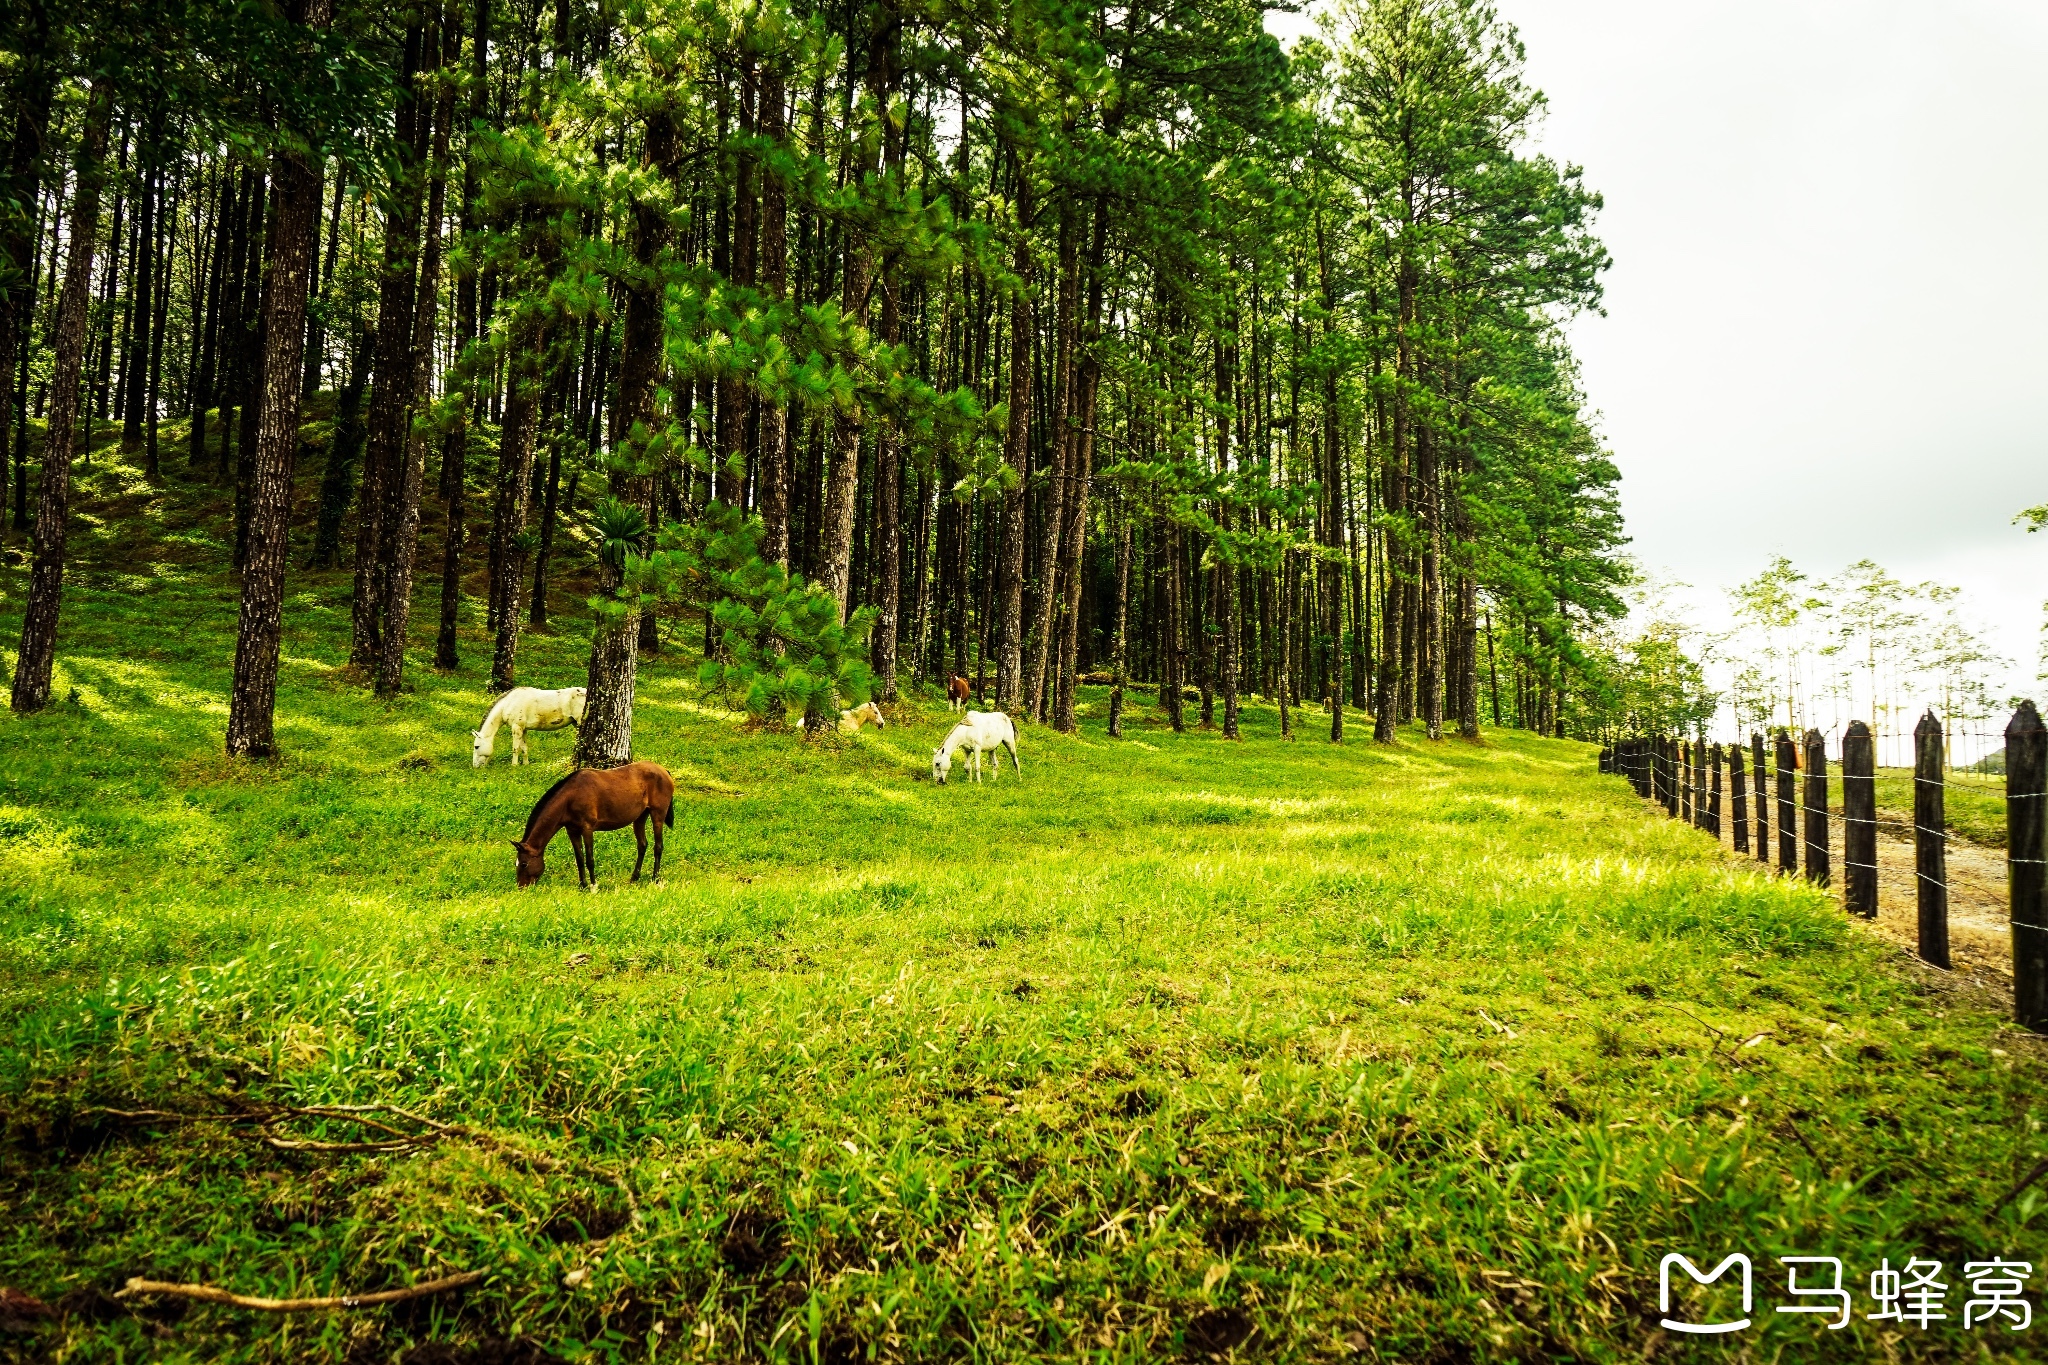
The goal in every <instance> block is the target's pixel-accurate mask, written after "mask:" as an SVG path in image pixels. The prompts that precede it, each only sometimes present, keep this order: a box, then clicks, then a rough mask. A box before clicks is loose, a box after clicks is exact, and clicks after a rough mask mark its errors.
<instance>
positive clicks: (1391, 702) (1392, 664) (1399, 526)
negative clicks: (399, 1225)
mask: <svg viewBox="0 0 2048 1365" xmlns="http://www.w3.org/2000/svg"><path fill="white" fill-rule="evenodd" d="M1415 286H1416V280H1415V268H1414V266H1413V264H1412V263H1411V262H1409V261H1408V260H1407V259H1406V258H1405V257H1404V258H1403V259H1402V261H1401V263H1400V267H1399V270H1398V274H1397V276H1396V295H1397V299H1398V303H1397V305H1396V307H1397V312H1396V325H1395V331H1394V421H1393V428H1394V432H1393V435H1394V441H1393V451H1392V454H1391V456H1390V458H1389V459H1388V462H1387V472H1386V478H1387V486H1386V496H1385V505H1386V509H1387V519H1388V535H1387V542H1388V543H1387V545H1386V551H1385V559H1386V566H1387V568H1386V586H1385V593H1386V596H1385V598H1384V601H1383V603H1382V605H1381V607H1380V678H1379V688H1378V691H1377V694H1376V695H1375V696H1374V698H1373V725H1372V737H1373V738H1374V739H1376V740H1378V741H1379V742H1381V743H1382V744H1391V743H1392V742H1393V740H1394V733H1395V725H1396V724H1397V723H1398V722H1397V715H1398V712H1399V711H1400V705H1401V702H1400V690H1401V663H1402V660H1401V641H1402V637H1403V635H1404V634H1405V633H1406V629H1407V622H1406V620H1405V618H1406V616H1407V611H1406V607H1407V605H1408V598H1407V589H1406V585H1405V584H1404V583H1403V581H1402V574H1401V572H1400V570H1399V568H1398V567H1397V566H1399V565H1401V564H1403V563H1405V562H1406V559H1407V555H1406V554H1405V553H1404V552H1403V547H1402V546H1401V544H1400V540H1401V539H1402V538H1403V532H1404V530H1405V525H1404V515H1403V514H1405V513H1406V512H1407V510H1408V448H1409V430H1408V380H1409V376H1410V373H1411V371H1412V369H1413V365H1414V357H1413V354H1412V348H1411V346H1410V338H1409V333H1410V332H1411V331H1412V330H1413V328H1414V322H1415Z"/></svg>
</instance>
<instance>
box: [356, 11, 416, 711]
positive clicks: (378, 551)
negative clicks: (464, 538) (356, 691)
mask: <svg viewBox="0 0 2048 1365" xmlns="http://www.w3.org/2000/svg"><path fill="white" fill-rule="evenodd" d="M425 42H426V34H425V31H424V29H423V27H422V26H421V24H419V23H418V22H415V23H414V24H413V25H412V26H411V27H410V28H409V29H408V30H407V31H406V36H405V55H404V59H403V66H402V68H401V71H400V76H399V83H398V84H399V92H400V96H399V107H398V138H397V142H398V148H399V155H400V163H401V164H400V167H399V172H398V179H397V185H396V192H395V193H394V195H393V199H392V204H391V211H390V215H389V216H388V217H387V218H386V220H385V224H384V259H383V281H382V283H381V285H380V287H379V289H378V295H377V360H376V366H375V370H376V373H375V378H374V380H373V382H372V384H371V386H370V440H369V445H368V446H367V448H366V449H365V450H364V453H363V472H362V487H361V491H360V493H359V495H358V497H357V506H358V508H359V515H358V519H357V525H356V563H355V597H354V607H353V610H352V611H351V613H350V621H349V625H350V634H349V659H348V661H349V663H350V664H351V665H353V666H355V667H357V668H360V669H363V670H365V671H366V672H367V671H372V670H374V669H375V668H376V667H377V660H378V655H379V653H380V650H381V643H382V637H381V633H380V627H381V624H382V622H383V619H384V611H383V608H382V603H381V602H380V601H379V600H378V588H379V586H380V585H381V583H382V582H383V580H384V579H385V577H386V575H385V573H384V554H385V552H386V547H385V546H384V544H383V543H382V538H383V534H384V527H385V517H384V508H385V504H386V503H387V502H388V501H389V500H390V497H391V495H390V492H389V491H388V488H389V485H390V484H392V483H393V482H395V481H396V480H397V479H398V478H399V477H401V473H400V471H399V469H398V467H397V466H398V462H399V459H400V456H401V454H402V453H403V450H404V447H405V444H406V439H405V438H406V407H407V404H408V403H410V401H411V399H412V397H413V387H414V380H413V363H412V362H413V356H412V309H413V299H414V292H413V285H414V280H413V272H414V269H415V267H416V266H417V264H418V261H417V259H416V257H417V252H418V250H419V234H420V214H421V213H422V211H423V210H424V208H425V195H424V194H422V193H421V191H422V189H423V186H422V185H421V184H420V181H419V175H418V166H419V160H420V150H421V149H420V145H419V143H420V138H421V135H422V134H423V133H424V131H425V125H426V120H425V118H423V117H422V111H421V110H420V107H419V106H420V100H419V97H418V93H417V92H416V90H415V89H414V86H415V77H416V76H417V74H418V72H419V69H420V65H421V62H422V59H423V53H422V48H423V46H424V45H425Z"/></svg>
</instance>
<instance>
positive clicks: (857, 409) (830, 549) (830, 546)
mask: <svg viewBox="0 0 2048 1365" xmlns="http://www.w3.org/2000/svg"><path fill="white" fill-rule="evenodd" d="M892 31H893V26H892V24H891V22H890V20H889V17H888V16H887V14H886V12H885V13H884V14H883V15H882V16H881V17H880V18H879V19H878V20H877V22H876V25H875V33H874V35H873V37H872V38H871V39H870V40H869V44H868V65H867V75H866V77H865V84H866V86H867V90H868V94H869V95H870V97H871V98H873V100H874V101H875V107H876V109H877V111H878V112H879V111H881V110H884V109H886V107H887V103H888V98H889V84H890V79H889V43H890V40H891V39H890V34H891V32H892ZM856 146H857V148H858V150H857V152H856V153H855V155H854V158H853V166H852V168H851V172H850V174H851V177H852V183H853V184H854V185H856V186H860V187H863V192H865V186H866V184H867V181H868V180H869V178H870V177H871V176H873V175H874V173H875V166H876V158H877V156H878V155H879V150H880V149H879V146H878V144H877V141H876V139H875V138H873V137H868V136H858V139H857V143H856ZM844 235H845V240H846V266H845V274H844V278H843V280H842V283H841V286H840V290H839V314H840V317H841V318H842V319H843V321H844V325H845V326H846V327H847V328H849V329H852V330H860V329H864V328H865V327H866V326H867V320H868V286H869V284H871V283H872V281H873V272H874V259H875V257H874V251H875V248H874V241H873V239H872V238H871V237H870V235H869V234H868V233H867V232H866V231H864V230H862V229H861V228H859V227H857V226H855V225H853V224H848V225H847V226H846V228H845V233H844ZM865 425H866V414H865V413H864V412H863V411H862V409H861V405H860V400H859V398H858V397H856V398H854V399H853V400H852V401H851V402H850V403H849V404H848V405H847V406H846V407H844V408H841V409H840V410H839V412H838V413H836V414H835V415H834V418H833V424H832V465H831V469H830V470H829V471H828V472H827V474H826V476H825V477H826V488H825V515H824V528H823V529H824V534H823V536H822V537H821V539H820V544H819V546H818V554H819V562H818V573H817V577H818V582H819V583H821V584H823V585H824V588H825V591H827V592H829V593H831V594H832V596H833V597H834V598H836V599H838V602H839V616H840V619H841V620H844V619H846V617H847V615H848V614H849V613H851V612H852V610H853V581H852V575H853V518H854V512H855V510H856V504H857V503H858V502H859V498H860V440H861V432H862V428H863V427H864V426H865Z"/></svg>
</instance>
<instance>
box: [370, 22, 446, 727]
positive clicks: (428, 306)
mask: <svg viewBox="0 0 2048 1365" xmlns="http://www.w3.org/2000/svg"><path fill="white" fill-rule="evenodd" d="M454 18H455V11H454V9H453V7H452V6H451V7H450V8H449V10H448V11H447V12H446V13H445V14H444V15H443V16H442V19H441V23H440V33H441V49H442V50H441V63H440V64H441V66H442V67H443V68H450V67H453V66H454V65H455V63H456V62H457V61H459V60H460V59H461V55H462V31H461V30H460V29H459V28H457V27H456V25H455V24H454V23H453V22H452V21H453V20H454ZM454 119H455V86H454V83H453V82H452V81H443V82H442V84H441V91H440V95H439V97H438V98H437V99H436V100H435V107H434V132H433V148H432V159H431V161H430V163H429V164H430V166H431V170H430V171H429V180H428V187H427V215H426V223H425V227H424V233H425V242H424V245H423V247H422V249H421V252H420V274H419V283H418V285H417V292H416V294H415V295H414V298H415V299H416V300H417V306H416V307H415V308H414V309H413V335H412V347H411V355H410V360H411V368H412V373H411V375H410V378H411V380H412V396H411V401H410V402H409V403H408V404H407V411H408V413H410V412H412V411H418V410H422V409H424V408H425V407H426V405H427V398H428V381H429V377H430V371H431V369H432V365H433V357H434V332H435V328H436V325H437V323H438V322H439V320H440V316H441V310H440V308H439V306H438V299H439V296H440V290H441V254H442V253H441V232H442V226H443V224H442V219H443V218H444V217H445V216H446V212H447V205H448V134H449V129H450V126H451V125H452V124H453V122H454ZM400 435H401V439H400V445H399V450H400V452H401V456H400V458H401V460H402V463H401V465H400V467H399V470H398V479H397V481H396V485H395V487H394V489H393V492H394V493H395V497H394V498H393V502H392V509H391V510H392V515H391V517H390V519H389V520H388V521H387V522H386V528H385V529H386V535H387V540H388V543H387V544H386V546H385V547H384V551H385V555H386V559H387V562H388V563H389V566H390V577H389V578H388V579H387V580H386V581H385V584H384V591H382V592H380V593H379V598H380V602H379V605H380V606H381V607H382V608H383V618H384V619H383V622H382V635H381V638H380V639H379V642H378V644H379V649H378V655H377V695H379V696H382V697H390V696H396V695H397V694H398V690H399V687H400V685H401V684H402V683H403V681H404V678H405V641H406V635H407V631H408V628H409V626H410V624H411V621H412V578H413V568H414V565H415V563H416V561H417V560H418V557H419V543H420V497H421V494H422V492H423V491H424V485H425V482H426V466H427V433H426V432H425V431H415V430H412V423H411V421H410V420H409V419H408V420H407V421H406V422H405V423H404V425H403V428H402V430H401V434H400Z"/></svg>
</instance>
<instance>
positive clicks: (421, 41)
mask: <svg viewBox="0 0 2048 1365" xmlns="http://www.w3.org/2000/svg"><path fill="white" fill-rule="evenodd" d="M425 42H426V32H425V30H424V28H423V27H422V26H421V24H420V23H418V22H415V23H413V25H412V26H411V27H410V28H409V29H407V30H406V35H405V55H404V58H403V64H402V66H401V69H400V75H399V82H398V85H399V106H398V138H397V142H398V148H399V158H400V166H399V171H398V176H397V183H396V185H395V187H394V192H393V195H392V202H391V207H390V213H389V216H388V217H387V218H386V219H385V223H384V259H383V280H382V283H381V284H380V286H379V289H378V294H377V360H376V364H375V377H374V380H373V382H372V384H371V386H370V441H369V445H368V447H367V448H366V449H365V451H364V454H363V474H362V489H361V493H360V495H359V496H358V497H357V500H356V503H357V508H358V517H357V524H356V564H355V598H354V605H353V609H352V611H351V613H350V621H349V626H350V630H349V656H348V661H349V663H350V664H352V665H354V666H355V667H357V668H360V669H362V670H364V671H365V672H373V671H374V670H375V669H376V667H377V658H378V655H379V652H380V650H381V645H382V637H381V635H380V630H379V628H380V626H381V625H382V622H383V618H384V611H383V604H382V603H381V602H380V601H379V600H378V588H379V587H380V586H381V585H382V584H383V582H384V580H385V579H386V578H387V577H388V575H387V574H386V573H385V571H384V561H385V555H386V553H387V547H386V546H385V545H384V544H383V535H384V528H385V516H384V508H385V505H386V503H388V502H389V501H390V498H391V494H390V492H389V491H388V490H389V488H390V486H391V485H392V484H394V483H396V482H397V481H398V479H399V478H400V477H402V474H401V471H400V470H399V468H398V463H399V459H400V457H401V455H402V453H403V451H404V447H405V444H406V440H405V438H406V416H407V413H406V406H407V404H408V403H409V402H410V401H411V399H412V396H413V382H414V381H413V356H412V309H413V297H414V279H413V272H414V270H415V268H416V266H417V265H418V259H417V257H418V251H419V236H420V214H421V213H422V212H423V211H424V209H425V206H426V196H425V195H424V194H423V193H422V190H423V188H424V187H423V186H422V185H421V183H420V178H419V173H418V172H419V160H420V151H421V148H420V141H421V138H422V136H423V134H424V132H425V129H426V123H427V120H426V117H425V114H424V111H423V110H422V109H421V107H420V103H421V102H420V99H419V95H418V91H417V90H416V89H415V86H416V83H417V82H416V77H417V75H418V72H419V70H420V67H421V64H422V62H423V60H424V59H425V53H424V51H423V48H424V45H425ZM529 442H530V437H529Z"/></svg>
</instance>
